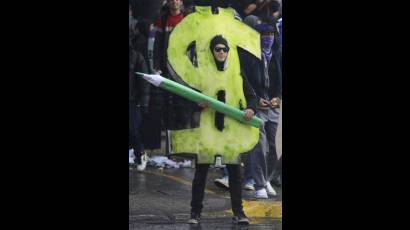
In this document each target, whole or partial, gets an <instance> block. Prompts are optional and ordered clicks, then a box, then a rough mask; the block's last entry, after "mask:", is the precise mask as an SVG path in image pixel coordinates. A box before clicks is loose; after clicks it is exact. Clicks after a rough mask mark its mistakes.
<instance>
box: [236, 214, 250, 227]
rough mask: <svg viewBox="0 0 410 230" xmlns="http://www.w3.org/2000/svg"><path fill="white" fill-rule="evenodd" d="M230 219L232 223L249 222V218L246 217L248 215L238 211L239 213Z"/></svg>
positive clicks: (242, 223)
mask: <svg viewBox="0 0 410 230" xmlns="http://www.w3.org/2000/svg"><path fill="white" fill-rule="evenodd" d="M232 220H233V223H234V224H240V225H248V224H249V219H248V217H246V216H245V214H244V213H240V214H238V215H236V216H234V217H233V219H232Z"/></svg>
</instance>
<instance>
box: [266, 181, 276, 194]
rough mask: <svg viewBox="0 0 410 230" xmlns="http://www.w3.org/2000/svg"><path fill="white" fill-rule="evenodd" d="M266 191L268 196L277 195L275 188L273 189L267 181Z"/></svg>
mask: <svg viewBox="0 0 410 230" xmlns="http://www.w3.org/2000/svg"><path fill="white" fill-rule="evenodd" d="M266 192H267V193H268V195H269V196H277V195H278V194H277V193H276V191H275V189H273V187H272V185H271V184H270V183H269V182H268V183H266Z"/></svg>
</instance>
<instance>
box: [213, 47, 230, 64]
mask: <svg viewBox="0 0 410 230" xmlns="http://www.w3.org/2000/svg"><path fill="white" fill-rule="evenodd" d="M212 52H213V54H214V57H215V59H216V60H218V61H220V62H224V61H225V60H226V57H227V56H228V52H229V49H228V48H227V47H226V46H225V45H224V44H217V45H216V46H215V48H214V50H213V51H212Z"/></svg>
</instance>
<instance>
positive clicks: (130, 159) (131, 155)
mask: <svg viewBox="0 0 410 230" xmlns="http://www.w3.org/2000/svg"><path fill="white" fill-rule="evenodd" d="M134 159H135V155H134V149H129V150H128V163H129V164H134V163H135V161H134Z"/></svg>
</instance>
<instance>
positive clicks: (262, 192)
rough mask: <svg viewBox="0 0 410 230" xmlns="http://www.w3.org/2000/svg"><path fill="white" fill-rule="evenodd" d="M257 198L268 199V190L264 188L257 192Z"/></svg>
mask: <svg viewBox="0 0 410 230" xmlns="http://www.w3.org/2000/svg"><path fill="white" fill-rule="evenodd" d="M255 198H256V199H268V193H267V192H266V189H264V188H262V189H259V190H256V192H255Z"/></svg>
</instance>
